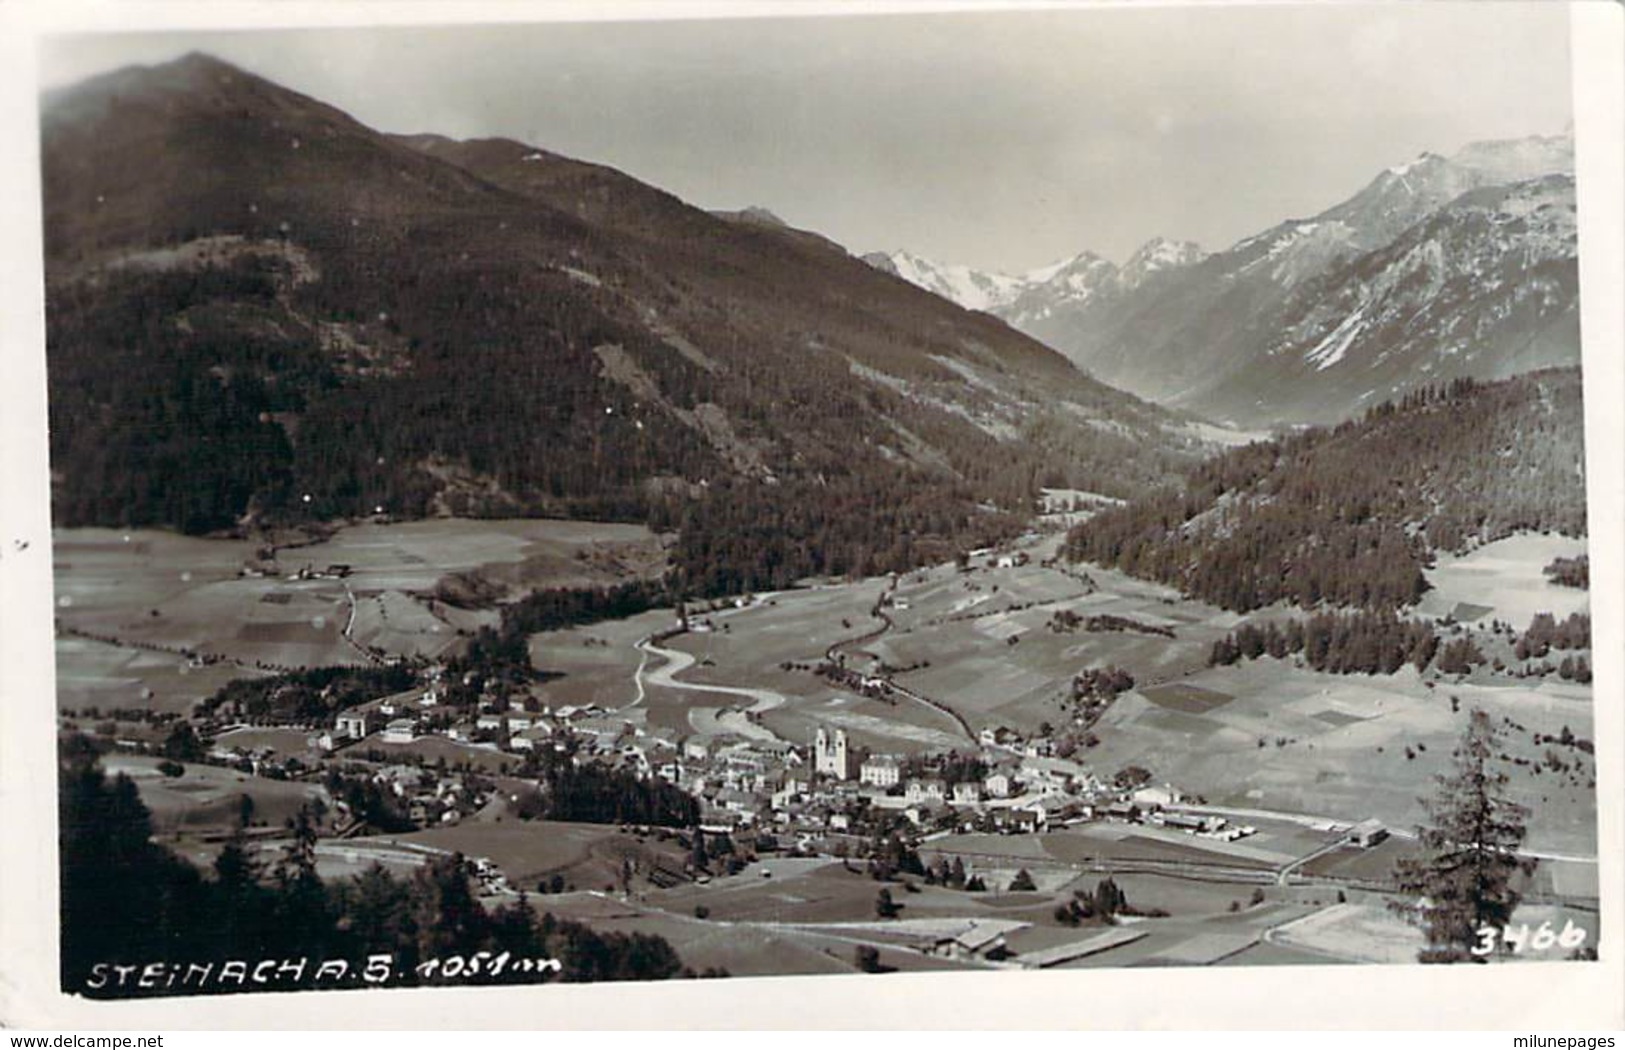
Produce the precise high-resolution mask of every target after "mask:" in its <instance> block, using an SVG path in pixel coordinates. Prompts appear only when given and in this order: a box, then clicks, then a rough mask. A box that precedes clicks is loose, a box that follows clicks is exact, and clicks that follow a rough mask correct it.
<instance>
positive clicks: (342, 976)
mask: <svg viewBox="0 0 1625 1050" xmlns="http://www.w3.org/2000/svg"><path fill="white" fill-rule="evenodd" d="M563 969H564V964H563V963H561V962H560V961H559V960H558V959H532V958H517V957H515V956H514V954H513V953H512V952H501V953H494V952H486V951H481V952H474V953H473V954H471V955H466V956H465V955H449V956H446V957H444V958H436V959H428V960H425V961H423V962H420V963H418V964H417V965H415V966H412V967H410V968H403V967H402V966H401V965H400V964H399V963H398V962H397V960H396V958H395V956H394V955H393V954H391V953H388V952H380V953H378V954H374V955H368V956H367V957H366V958H365V959H364V960H362V961H359V962H357V961H352V960H350V959H310V958H306V957H298V958H286V959H258V960H244V959H228V960H220V961H214V962H190V963H178V962H166V961H163V960H158V961H154V962H148V963H97V964H96V965H95V966H93V967H91V970H90V974H89V976H87V977H86V979H85V989H86V990H89V991H100V990H102V989H107V988H121V989H129V990H131V991H135V992H139V991H143V990H146V991H157V990H160V989H164V990H171V989H196V990H198V991H221V990H227V989H230V990H248V989H252V988H260V989H265V990H270V989H281V990H284V991H288V990H293V989H298V988H348V987H357V986H364V985H391V984H401V983H405V981H406V978H407V977H409V976H410V977H412V978H416V979H417V980H453V981H455V980H459V979H464V980H476V979H487V980H489V979H495V978H507V979H509V980H519V981H523V980H524V979H525V977H526V976H527V975H528V976H531V977H534V979H536V980H538V981H540V980H546V979H547V977H548V976H549V975H552V974H556V973H559V972H560V971H561V970H563Z"/></svg>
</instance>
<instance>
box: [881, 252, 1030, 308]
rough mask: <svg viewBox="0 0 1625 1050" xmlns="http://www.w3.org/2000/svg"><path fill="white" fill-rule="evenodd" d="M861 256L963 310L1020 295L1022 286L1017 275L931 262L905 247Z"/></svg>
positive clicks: (1020, 279)
mask: <svg viewBox="0 0 1625 1050" xmlns="http://www.w3.org/2000/svg"><path fill="white" fill-rule="evenodd" d="M864 259H865V261H867V262H868V263H869V264H870V265H871V266H875V267H876V268H878V269H882V270H886V271H887V272H890V273H894V274H896V275H897V276H898V277H901V278H902V279H903V280H905V281H908V282H909V283H910V284H915V285H918V286H919V287H921V288H924V289H925V290H926V291H928V292H933V293H935V294H937V295H940V296H942V297H943V298H944V299H948V300H950V301H952V302H956V303H958V304H959V305H960V306H963V307H965V308H966V309H967V310H991V309H994V308H995V307H999V306H1003V305H1005V304H1006V303H1009V302H1010V301H1012V300H1013V299H1015V297H1016V296H1018V295H1020V294H1021V292H1022V290H1023V288H1024V287H1025V282H1024V281H1023V280H1022V278H1020V277H1013V276H1011V275H1010V274H1007V273H1000V272H998V271H996V270H977V269H974V268H972V267H969V266H957V265H952V264H945V263H937V262H932V261H931V260H930V259H925V258H922V257H920V256H918V255H915V254H914V253H913V252H909V251H893V252H875V253H872V254H870V255H866V256H864Z"/></svg>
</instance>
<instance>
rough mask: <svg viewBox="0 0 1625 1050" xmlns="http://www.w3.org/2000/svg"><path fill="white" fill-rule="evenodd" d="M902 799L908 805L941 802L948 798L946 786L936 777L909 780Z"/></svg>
mask: <svg viewBox="0 0 1625 1050" xmlns="http://www.w3.org/2000/svg"><path fill="white" fill-rule="evenodd" d="M903 797H904V798H905V799H907V800H908V801H909V802H910V803H919V802H942V801H945V800H946V799H947V798H948V785H947V784H945V783H944V782H943V781H941V780H939V779H937V778H936V777H931V778H929V779H926V780H910V781H909V782H908V787H907V788H906V789H905V790H904V792H903Z"/></svg>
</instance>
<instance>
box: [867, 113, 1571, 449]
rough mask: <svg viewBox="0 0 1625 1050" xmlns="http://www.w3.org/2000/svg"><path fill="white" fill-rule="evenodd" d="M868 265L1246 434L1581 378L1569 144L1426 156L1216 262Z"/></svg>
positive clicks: (1155, 246) (1164, 254)
mask: <svg viewBox="0 0 1625 1050" xmlns="http://www.w3.org/2000/svg"><path fill="white" fill-rule="evenodd" d="M865 258H866V259H867V260H868V261H869V262H870V263H871V265H874V266H876V267H877V268H879V269H881V270H884V271H886V272H888V273H891V274H894V275H896V276H899V277H902V278H904V279H906V280H910V281H912V282H914V283H916V284H918V285H919V286H921V287H923V288H927V289H929V290H931V291H933V292H935V293H937V294H939V295H946V296H948V297H949V298H953V299H954V300H955V301H956V302H958V303H960V304H961V305H963V306H965V307H967V308H969V309H976V310H986V311H989V312H991V313H993V314H995V315H997V316H999V317H1001V318H1003V319H1005V320H1006V321H1008V322H1009V323H1010V324H1012V325H1013V326H1015V327H1016V328H1019V329H1020V330H1022V331H1024V332H1026V333H1028V334H1029V335H1032V336H1034V337H1035V338H1037V339H1039V340H1041V341H1043V342H1044V343H1046V344H1047V345H1050V346H1053V347H1055V348H1057V349H1059V350H1061V351H1063V352H1064V353H1066V354H1067V355H1068V356H1069V357H1070V358H1071V359H1072V360H1074V361H1075V362H1077V363H1078V365H1079V366H1080V367H1082V368H1084V369H1086V370H1088V371H1089V372H1090V373H1091V374H1092V375H1094V376H1095V377H1097V378H1099V379H1102V380H1104V381H1105V382H1108V383H1110V384H1112V385H1114V386H1119V387H1122V388H1123V389H1126V390H1130V391H1133V392H1134V393H1136V394H1139V395H1140V396H1143V397H1146V398H1149V399H1152V400H1154V401H1158V402H1160V403H1164V404H1167V405H1173V406H1181V407H1185V408H1188V409H1191V410H1193V411H1196V412H1199V413H1201V414H1203V415H1206V416H1208V417H1211V418H1215V419H1219V420H1223V421H1228V422H1233V423H1237V424H1240V425H1245V426H1268V425H1273V424H1279V423H1303V422H1330V421H1335V420H1337V419H1340V418H1345V417H1347V416H1349V415H1352V414H1354V413H1357V412H1359V411H1360V410H1362V409H1364V408H1367V407H1370V406H1371V405H1374V404H1377V403H1379V402H1381V401H1384V400H1388V399H1392V398H1395V397H1399V396H1403V395H1404V394H1405V393H1407V392H1408V391H1409V390H1411V389H1414V388H1415V387H1417V386H1418V385H1423V384H1429V383H1436V382H1439V381H1441V380H1448V379H1453V378H1458V377H1472V378H1477V379H1493V378H1500V377H1505V376H1510V375H1513V374H1517V373H1520V372H1525V371H1529V370H1532V369H1536V368H1540V367H1545V366H1555V365H1566V364H1577V363H1578V361H1579V324H1578V309H1577V295H1578V288H1577V283H1578V282H1577V271H1578V266H1577V249H1576V234H1575V201H1574V178H1573V137H1572V134H1571V133H1568V132H1565V133H1564V134H1561V135H1556V136H1549V137H1532V138H1526V139H1517V140H1506V141H1495V142H1479V143H1474V144H1471V145H1468V146H1466V147H1464V148H1462V149H1461V150H1460V151H1458V152H1457V153H1456V154H1454V155H1453V156H1451V157H1448V158H1447V157H1443V156H1439V155H1437V154H1433V153H1424V154H1422V155H1421V156H1419V157H1417V158H1415V159H1414V160H1412V161H1411V162H1409V163H1406V164H1401V165H1397V166H1395V167H1392V168H1389V169H1387V170H1385V171H1383V172H1381V173H1380V174H1378V175H1377V176H1376V178H1374V179H1373V180H1372V181H1371V182H1370V183H1369V184H1367V185H1366V186H1365V187H1364V188H1363V189H1362V190H1361V191H1360V192H1359V193H1356V194H1355V195H1354V196H1352V197H1350V198H1349V199H1348V200H1346V201H1343V202H1341V203H1339V204H1336V205H1334V206H1333V207H1330V208H1328V209H1326V210H1325V211H1323V212H1321V213H1320V214H1318V215H1315V216H1312V217H1310V218H1306V219H1291V220H1287V221H1285V222H1282V223H1279V224H1277V225H1275V226H1273V227H1271V228H1270V229H1268V230H1265V231H1263V232H1261V233H1259V234H1256V235H1254V236H1251V237H1247V238H1245V239H1243V240H1242V241H1240V242H1238V243H1237V244H1235V245H1233V246H1231V247H1230V248H1228V249H1225V250H1223V251H1220V252H1215V253H1212V254H1207V253H1204V252H1203V251H1202V250H1201V249H1200V248H1198V247H1197V246H1196V245H1193V244H1189V243H1184V242H1170V241H1167V240H1165V239H1162V238H1157V239H1154V240H1152V241H1150V242H1148V243H1147V244H1146V245H1145V246H1144V247H1142V248H1141V249H1140V250H1139V251H1137V252H1135V254H1134V255H1133V256H1132V257H1131V258H1130V259H1129V260H1128V262H1126V263H1125V264H1124V265H1122V266H1121V267H1119V266H1117V265H1115V264H1113V263H1111V262H1110V261H1108V260H1106V259H1103V258H1101V257H1100V256H1098V255H1095V254H1093V253H1090V252H1083V253H1081V254H1079V255H1076V256H1073V257H1071V258H1069V259H1066V260H1063V261H1061V262H1058V263H1055V264H1052V265H1050V266H1047V267H1044V268H1042V269H1039V270H1035V271H1032V272H1029V273H1026V274H1021V275H1008V274H1000V273H991V272H982V271H977V270H974V269H971V268H968V267H946V266H938V265H935V264H932V263H930V262H929V261H927V260H924V259H921V258H919V257H918V256H915V255H912V254H908V253H902V252H894V253H890V254H872V255H869V256H866V257H865Z"/></svg>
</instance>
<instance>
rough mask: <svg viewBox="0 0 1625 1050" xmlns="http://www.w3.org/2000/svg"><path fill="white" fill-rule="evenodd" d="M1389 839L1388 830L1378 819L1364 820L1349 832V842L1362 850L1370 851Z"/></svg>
mask: <svg viewBox="0 0 1625 1050" xmlns="http://www.w3.org/2000/svg"><path fill="white" fill-rule="evenodd" d="M1387 837H1388V829H1387V828H1385V827H1383V826H1382V821H1380V820H1378V819H1377V818H1376V817H1371V818H1370V819H1368V820H1362V821H1360V822H1359V823H1358V824H1356V825H1354V827H1353V829H1352V830H1351V831H1350V832H1349V841H1350V842H1353V843H1354V844H1355V845H1356V846H1359V847H1360V848H1361V849H1370V848H1371V847H1372V846H1375V845H1376V844H1377V843H1379V842H1381V841H1382V840H1383V839H1386V838H1387Z"/></svg>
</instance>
